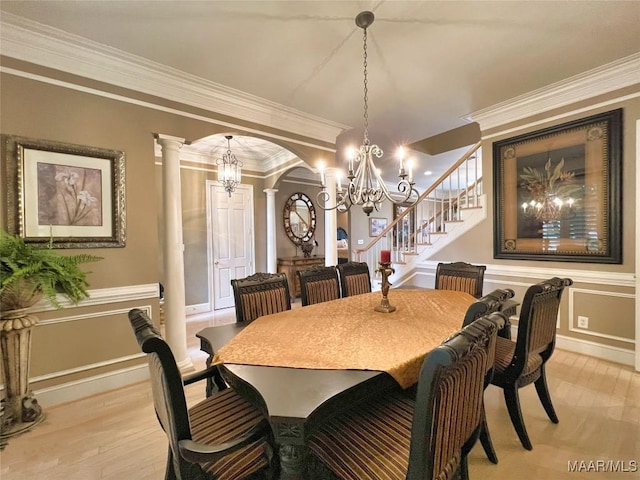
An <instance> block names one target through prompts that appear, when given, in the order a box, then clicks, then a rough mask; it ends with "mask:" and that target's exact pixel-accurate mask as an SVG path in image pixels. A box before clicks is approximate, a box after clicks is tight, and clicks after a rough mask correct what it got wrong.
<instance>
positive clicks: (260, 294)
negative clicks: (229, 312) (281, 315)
mask: <svg viewBox="0 0 640 480" xmlns="http://www.w3.org/2000/svg"><path fill="white" fill-rule="evenodd" d="M231 287H232V288H233V298H234V301H235V306H236V321H237V322H245V323H250V322H252V321H253V320H255V319H256V318H258V317H261V316H262V315H269V314H271V313H278V312H283V311H285V310H291V297H290V295H289V282H288V281H287V276H286V275H285V274H284V273H255V274H253V275H250V276H248V277H246V278H236V279H233V280H231Z"/></svg>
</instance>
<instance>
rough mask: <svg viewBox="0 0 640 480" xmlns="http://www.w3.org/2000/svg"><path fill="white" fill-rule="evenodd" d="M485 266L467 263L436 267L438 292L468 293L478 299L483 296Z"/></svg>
mask: <svg viewBox="0 0 640 480" xmlns="http://www.w3.org/2000/svg"><path fill="white" fill-rule="evenodd" d="M486 269H487V267H486V266H484V265H471V264H470V263H465V262H454V263H439V264H438V266H437V267H436V282H435V288H436V290H455V291H458V292H467V293H468V294H469V295H473V296H474V297H476V298H480V297H481V296H482V287H483V283H484V271H485V270H486Z"/></svg>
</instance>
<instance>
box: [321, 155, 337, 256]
mask: <svg viewBox="0 0 640 480" xmlns="http://www.w3.org/2000/svg"><path fill="white" fill-rule="evenodd" d="M336 172H337V169H336V168H333V167H332V168H327V169H326V170H325V173H324V176H325V184H326V187H327V190H326V191H327V193H328V194H329V199H330V200H329V204H330V205H335V198H336ZM332 202H333V203H332ZM337 233H338V212H337V210H336V209H335V208H334V209H331V210H325V212H324V264H325V265H326V266H332V265H337V264H338V240H337V239H338V235H337Z"/></svg>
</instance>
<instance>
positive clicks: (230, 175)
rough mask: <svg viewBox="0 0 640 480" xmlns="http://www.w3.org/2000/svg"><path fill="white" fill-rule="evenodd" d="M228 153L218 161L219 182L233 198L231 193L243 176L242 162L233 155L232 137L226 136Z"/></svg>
mask: <svg viewBox="0 0 640 480" xmlns="http://www.w3.org/2000/svg"><path fill="white" fill-rule="evenodd" d="M224 138H226V139H227V153H225V154H223V155H222V158H221V159H219V160H217V161H216V165H217V166H218V181H219V182H220V183H221V184H222V185H223V186H224V189H225V191H226V192H227V193H228V194H229V197H231V193H233V191H234V190H235V189H236V187H237V186H238V185H239V184H240V180H241V176H242V162H239V161H238V159H237V158H236V156H235V155H234V154H233V153H231V139H232V138H233V137H232V136H231V135H226V136H225V137H224Z"/></svg>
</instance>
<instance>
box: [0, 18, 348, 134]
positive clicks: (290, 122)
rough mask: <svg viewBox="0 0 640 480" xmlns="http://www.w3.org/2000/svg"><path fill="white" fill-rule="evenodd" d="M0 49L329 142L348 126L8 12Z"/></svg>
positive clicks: (0, 34)
mask: <svg viewBox="0 0 640 480" xmlns="http://www.w3.org/2000/svg"><path fill="white" fill-rule="evenodd" d="M0 54H2V55H5V56H8V57H11V58H16V59H18V60H23V61H26V62H30V63H34V64H37V65H41V66H44V67H49V68H53V69H56V70H61V71H64V72H68V73H72V74H74V75H79V76H82V77H86V78H90V79H93V80H98V81H101V82H105V83H109V84H111V85H116V86H118V87H123V88H128V89H131V90H134V91H137V92H141V93H145V94H149V95H155V96H158V97H160V98H164V99H167V100H172V101H176V102H180V103H183V104H185V105H191V106H194V107H197V108H201V109H204V110H208V111H211V112H215V113H218V114H222V115H228V116H230V117H232V118H238V119H241V120H245V121H249V122H254V123H258V124H261V125H267V126H269V127H272V128H277V129H279V130H284V131H288V132H292V133H295V134H298V135H304V136H305V137H309V138H313V139H316V140H320V141H323V142H327V143H330V144H335V141H336V138H337V136H338V135H339V134H340V133H341V132H342V131H343V130H347V129H350V128H351V127H350V126H348V125H342V124H340V123H337V122H333V121H330V120H327V119H324V118H320V117H317V116H314V115H310V114H308V113H305V112H301V111H299V110H295V109H292V108H288V107H286V106H284V105H281V104H278V103H276V102H272V101H269V100H266V99H264V98H261V97H258V96H255V95H251V94H249V93H245V92H242V91H240V90H236V89H234V88H230V87H227V86H224V85H220V84H218V83H214V82H211V81H208V80H205V79H203V78H200V77H197V76H195V75H191V74H188V73H185V72H182V71H180V70H177V69H174V68H171V67H168V66H166V65H162V64H160V63H157V62H152V61H150V60H147V59H145V58H142V57H139V56H136V55H132V54H129V53H126V52H123V51H122V50H118V49H116V48H112V47H109V46H106V45H103V44H101V43H98V42H94V41H92V40H89V39H87V38H84V37H80V36H78V35H73V34H70V33H68V32H64V31H62V30H59V29H56V28H52V27H49V26H47V25H43V24H41V23H38V22H34V21H32V20H28V19H26V18H23V17H20V16H17V15H13V14H10V13H7V12H3V13H2V18H1V19H0Z"/></svg>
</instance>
